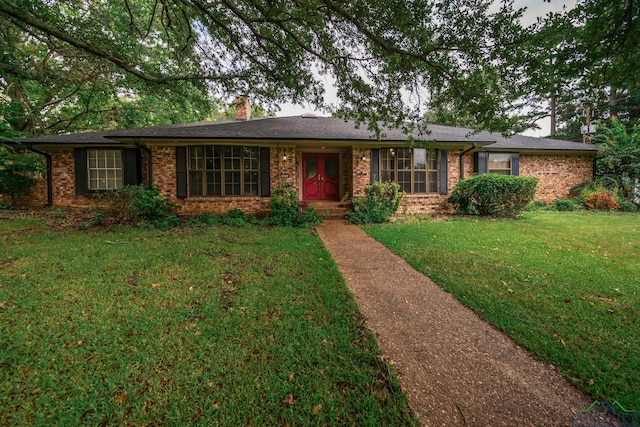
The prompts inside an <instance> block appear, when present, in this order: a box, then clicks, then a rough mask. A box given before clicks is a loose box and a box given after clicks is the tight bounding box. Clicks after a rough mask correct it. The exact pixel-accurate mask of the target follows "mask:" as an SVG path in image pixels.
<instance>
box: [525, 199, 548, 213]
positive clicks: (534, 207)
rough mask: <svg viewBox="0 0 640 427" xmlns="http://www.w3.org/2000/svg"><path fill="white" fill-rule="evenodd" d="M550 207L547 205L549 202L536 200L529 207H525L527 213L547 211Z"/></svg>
mask: <svg viewBox="0 0 640 427" xmlns="http://www.w3.org/2000/svg"><path fill="white" fill-rule="evenodd" d="M548 207H549V205H547V202H544V201H542V200H534V201H533V202H531V203H529V204H528V205H527V206H525V208H524V210H526V211H539V210H541V209H546V208H548Z"/></svg>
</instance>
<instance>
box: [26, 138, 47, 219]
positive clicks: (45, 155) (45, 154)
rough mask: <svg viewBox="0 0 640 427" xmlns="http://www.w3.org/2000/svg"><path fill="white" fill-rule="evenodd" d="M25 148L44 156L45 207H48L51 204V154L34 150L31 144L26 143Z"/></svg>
mask: <svg viewBox="0 0 640 427" xmlns="http://www.w3.org/2000/svg"><path fill="white" fill-rule="evenodd" d="M27 148H28V149H29V151H33V152H34V153H37V154H40V155H42V156H44V158H45V159H46V162H47V203H46V205H45V206H46V207H49V206H51V205H53V171H52V170H51V167H52V164H53V163H52V161H51V154H49V153H45V152H44V151H39V150H36V149H35V148H33V146H32V145H31V144H29V145H27Z"/></svg>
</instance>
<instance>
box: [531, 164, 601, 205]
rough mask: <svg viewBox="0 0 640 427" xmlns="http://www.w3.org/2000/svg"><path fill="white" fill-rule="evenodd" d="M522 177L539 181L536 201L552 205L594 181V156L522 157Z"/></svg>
mask: <svg viewBox="0 0 640 427" xmlns="http://www.w3.org/2000/svg"><path fill="white" fill-rule="evenodd" d="M520 175H522V176H532V177H536V178H538V179H539V182H538V189H537V191H536V200H542V201H544V202H547V203H552V202H553V201H554V200H557V199H562V198H565V197H567V195H568V194H569V190H570V189H571V188H572V187H575V186H576V185H578V184H582V183H583V182H585V181H588V180H591V179H593V157H592V156H571V155H564V156H549V155H529V154H521V155H520Z"/></svg>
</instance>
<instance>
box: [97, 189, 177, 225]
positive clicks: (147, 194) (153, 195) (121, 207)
mask: <svg viewBox="0 0 640 427" xmlns="http://www.w3.org/2000/svg"><path fill="white" fill-rule="evenodd" d="M96 197H97V198H99V199H102V200H105V201H106V208H105V212H104V215H105V216H108V217H111V218H114V219H116V220H117V221H118V222H120V223H128V222H135V221H139V225H141V226H144V227H152V228H161V229H166V228H170V227H175V226H177V225H179V223H180V219H179V218H178V217H176V216H175V215H174V212H175V205H173V204H172V203H170V202H169V201H168V200H167V199H166V198H165V197H163V196H162V194H160V190H159V189H158V187H157V186H153V187H152V188H150V189H146V188H145V187H143V186H142V185H125V186H124V187H122V188H119V189H117V190H113V191H104V192H99V193H96Z"/></svg>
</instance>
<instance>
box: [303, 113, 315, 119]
mask: <svg viewBox="0 0 640 427" xmlns="http://www.w3.org/2000/svg"><path fill="white" fill-rule="evenodd" d="M302 118H303V119H317V118H318V116H317V115H315V114H314V113H304V114H303V115H302Z"/></svg>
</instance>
